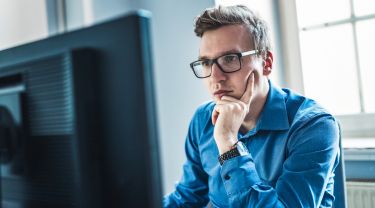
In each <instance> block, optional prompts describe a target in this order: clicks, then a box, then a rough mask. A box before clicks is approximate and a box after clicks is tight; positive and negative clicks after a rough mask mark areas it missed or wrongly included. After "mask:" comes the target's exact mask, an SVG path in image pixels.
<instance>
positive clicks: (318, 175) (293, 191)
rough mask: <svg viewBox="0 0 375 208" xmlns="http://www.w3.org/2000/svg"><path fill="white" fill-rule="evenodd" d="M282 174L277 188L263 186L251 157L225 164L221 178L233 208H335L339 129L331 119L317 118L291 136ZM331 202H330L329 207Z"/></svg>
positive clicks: (237, 158) (296, 129)
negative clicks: (330, 191) (334, 192)
mask: <svg viewBox="0 0 375 208" xmlns="http://www.w3.org/2000/svg"><path fill="white" fill-rule="evenodd" d="M287 148H288V150H287V152H288V155H287V156H286V159H285V162H284V165H283V170H282V174H281V175H280V177H279V178H278V180H277V182H276V185H275V187H272V186H269V185H267V184H264V183H262V181H261V179H260V178H259V176H258V174H257V171H256V167H255V164H254V162H253V159H252V157H251V153H250V154H249V155H245V156H240V157H236V158H233V159H231V160H228V161H226V162H224V164H223V166H222V168H221V176H222V180H223V182H224V186H225V189H226V192H227V195H228V198H229V200H230V204H231V207H293V208H295V207H319V206H320V205H323V204H321V202H322V198H323V197H331V199H330V200H325V204H324V206H327V207H331V206H332V203H333V199H334V197H333V195H332V193H331V194H329V193H328V194H327V193H325V192H326V188H327V187H328V186H333V176H334V174H333V172H334V169H335V168H336V166H337V164H338V161H339V160H338V157H339V130H338V125H337V123H336V121H335V120H334V118H332V117H331V116H316V117H315V118H311V119H309V120H308V121H307V122H304V123H303V124H299V125H298V126H295V128H294V131H292V132H291V134H290V135H289V141H288V144H287ZM327 201H328V202H330V203H328V204H327Z"/></svg>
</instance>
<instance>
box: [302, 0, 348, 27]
mask: <svg viewBox="0 0 375 208" xmlns="http://www.w3.org/2000/svg"><path fill="white" fill-rule="evenodd" d="M296 4H297V18H298V24H299V26H300V27H305V26H309V25H314V24H321V23H324V22H330V21H334V20H339V19H346V18H349V17H350V5H349V0H329V1H327V0H297V1H296Z"/></svg>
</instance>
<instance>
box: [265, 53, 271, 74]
mask: <svg viewBox="0 0 375 208" xmlns="http://www.w3.org/2000/svg"><path fill="white" fill-rule="evenodd" d="M272 65H273V54H272V52H271V51H267V53H266V55H265V57H264V60H263V75H265V76H268V75H270V74H271V72H272Z"/></svg>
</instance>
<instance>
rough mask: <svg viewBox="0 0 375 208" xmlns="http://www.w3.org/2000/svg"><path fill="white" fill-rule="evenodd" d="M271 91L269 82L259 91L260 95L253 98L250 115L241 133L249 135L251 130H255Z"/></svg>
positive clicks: (245, 120) (243, 124)
mask: <svg viewBox="0 0 375 208" xmlns="http://www.w3.org/2000/svg"><path fill="white" fill-rule="evenodd" d="M268 91H269V84H268V81H267V82H266V83H265V84H264V85H263V86H262V87H261V89H259V90H258V93H257V94H256V95H255V96H254V97H253V99H252V101H251V103H250V110H249V113H248V114H247V115H246V117H245V119H244V121H243V123H242V125H241V128H240V132H241V133H247V132H248V131H250V130H251V129H253V128H255V126H256V123H257V121H258V119H259V116H260V114H261V112H262V110H263V107H264V104H265V103H266V100H267V95H268Z"/></svg>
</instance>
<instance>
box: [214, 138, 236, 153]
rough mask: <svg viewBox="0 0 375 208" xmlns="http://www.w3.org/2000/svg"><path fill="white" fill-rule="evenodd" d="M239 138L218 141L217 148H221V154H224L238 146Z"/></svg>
mask: <svg viewBox="0 0 375 208" xmlns="http://www.w3.org/2000/svg"><path fill="white" fill-rule="evenodd" d="M237 142H238V139H237V138H235V139H226V140H221V142H216V144H217V148H218V150H219V155H222V154H223V153H225V152H228V151H230V150H232V149H234V148H235V147H236V144H237Z"/></svg>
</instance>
